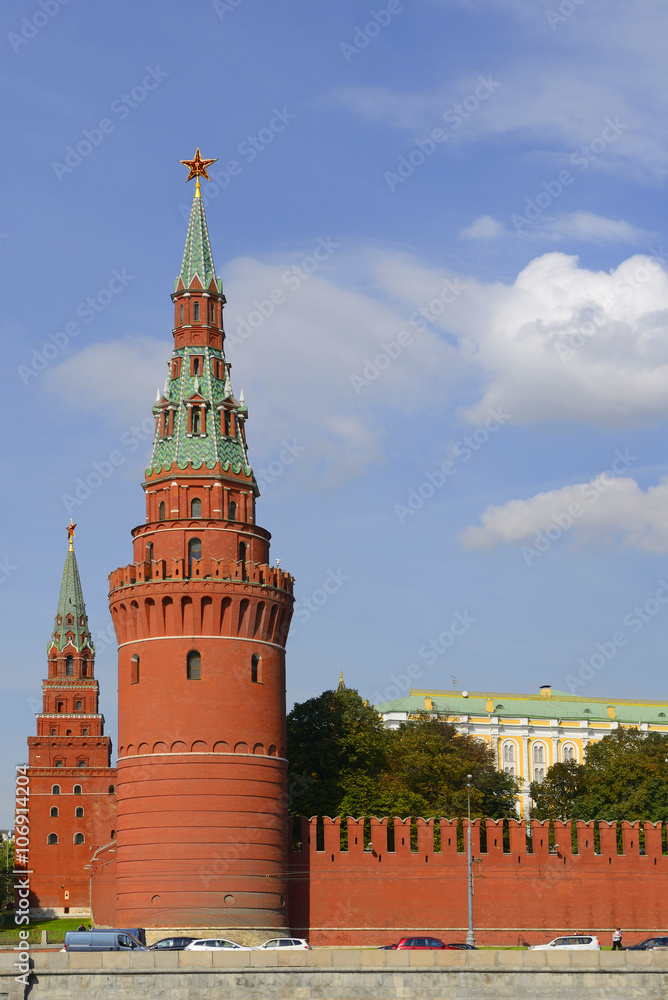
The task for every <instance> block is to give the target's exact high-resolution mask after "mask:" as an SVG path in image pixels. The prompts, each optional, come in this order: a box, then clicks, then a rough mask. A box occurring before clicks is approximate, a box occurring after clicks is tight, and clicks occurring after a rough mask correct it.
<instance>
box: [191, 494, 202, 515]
mask: <svg viewBox="0 0 668 1000" xmlns="http://www.w3.org/2000/svg"><path fill="white" fill-rule="evenodd" d="M190 516H191V517H201V516H202V501H201V500H200V499H199V497H195V499H194V500H193V502H192V503H191V504H190Z"/></svg>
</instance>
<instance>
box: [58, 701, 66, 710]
mask: <svg viewBox="0 0 668 1000" xmlns="http://www.w3.org/2000/svg"><path fill="white" fill-rule="evenodd" d="M57 710H58V711H59V712H63V711H64V710H65V702H63V701H59V702H58V705H57Z"/></svg>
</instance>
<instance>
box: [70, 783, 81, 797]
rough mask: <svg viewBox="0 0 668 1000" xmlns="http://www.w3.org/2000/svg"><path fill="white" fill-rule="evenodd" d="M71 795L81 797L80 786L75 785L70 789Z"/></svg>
mask: <svg viewBox="0 0 668 1000" xmlns="http://www.w3.org/2000/svg"><path fill="white" fill-rule="evenodd" d="M72 795H81V785H75V786H74V788H73V789H72Z"/></svg>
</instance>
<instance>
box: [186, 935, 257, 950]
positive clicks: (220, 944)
mask: <svg viewBox="0 0 668 1000" xmlns="http://www.w3.org/2000/svg"><path fill="white" fill-rule="evenodd" d="M222 949H227V950H228V951H251V949H250V948H247V947H246V946H245V945H243V944H237V943H236V941H228V940H227V939H226V938H199V939H198V940H197V941H191V942H190V944H189V945H186V947H185V948H184V949H183V950H184V951H220V950H222Z"/></svg>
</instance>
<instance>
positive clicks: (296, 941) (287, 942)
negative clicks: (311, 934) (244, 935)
mask: <svg viewBox="0 0 668 1000" xmlns="http://www.w3.org/2000/svg"><path fill="white" fill-rule="evenodd" d="M274 948H281V949H282V950H285V951H310V950H311V945H310V944H309V943H308V941H307V940H306V938H288V937H282V938H270V940H269V941H265V942H264V944H260V945H258V946H257V948H255V949H253V950H254V951H273V950H274Z"/></svg>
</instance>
